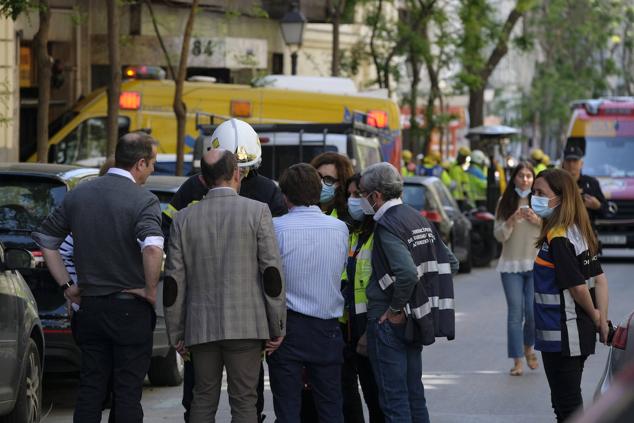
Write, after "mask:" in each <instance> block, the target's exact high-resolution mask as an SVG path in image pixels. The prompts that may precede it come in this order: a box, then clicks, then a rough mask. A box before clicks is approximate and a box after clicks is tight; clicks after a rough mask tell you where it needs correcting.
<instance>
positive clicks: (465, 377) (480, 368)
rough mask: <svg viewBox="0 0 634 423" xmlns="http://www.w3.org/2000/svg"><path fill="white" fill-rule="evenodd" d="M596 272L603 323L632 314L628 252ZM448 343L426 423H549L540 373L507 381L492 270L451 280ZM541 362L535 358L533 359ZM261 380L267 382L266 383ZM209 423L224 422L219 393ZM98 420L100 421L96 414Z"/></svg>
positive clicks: (434, 362)
mask: <svg viewBox="0 0 634 423" xmlns="http://www.w3.org/2000/svg"><path fill="white" fill-rule="evenodd" d="M615 253H616V255H618V256H619V258H617V259H614V258H605V259H604V260H603V268H604V271H605V272H606V274H607V276H608V279H609V283H610V318H611V319H612V320H613V321H615V322H618V321H620V320H621V319H622V318H623V317H624V316H625V315H626V314H627V313H629V312H630V311H631V310H632V309H633V308H634V301H633V300H632V299H634V280H633V279H632V277H631V274H632V272H633V271H634V251H624V250H622V251H616V252H609V253H608V254H609V255H610V256H612V255H614V254H615ZM455 290H456V294H455V295H456V310H457V314H456V339H455V340H454V341H451V342H448V341H440V340H439V341H437V342H436V344H434V345H431V346H429V347H427V348H425V350H424V351H423V372H424V374H423V382H424V384H425V390H426V397H427V403H428V407H429V411H430V414H431V420H432V421H433V422H439V423H479V422H487V423H496V422H509V421H512V422H513V423H523V422H526V423H539V422H552V421H554V414H553V413H552V409H551V407H550V396H549V390H548V385H547V382H546V376H545V374H544V372H543V369H542V368H541V367H540V368H539V369H537V370H535V371H529V370H528V368H527V367H526V366H525V372H524V375H523V376H521V377H512V376H509V375H508V371H509V369H510V368H511V367H512V362H511V360H510V359H508V358H507V357H506V304H505V301H504V294H503V291H502V285H501V282H500V277H499V274H498V273H497V272H495V267H494V265H492V266H491V267H490V268H486V269H474V271H473V272H472V273H471V274H469V275H459V276H458V277H456V279H455ZM607 352H608V349H607V348H606V347H603V346H601V345H599V346H597V354H595V355H594V356H592V357H590V358H589V359H588V360H587V362H586V368H585V371H584V375H583V382H582V390H583V396H584V399H585V402H586V404H588V403H590V402H591V400H592V396H593V393H594V390H595V388H596V385H597V382H598V380H599V378H600V376H601V374H602V372H603V369H604V366H605V361H606V358H607ZM540 361H541V360H540ZM267 380H268V378H267ZM181 389H182V388H181V387H175V388H154V387H151V386H149V385H147V386H146V388H145V390H144V393H143V408H144V411H145V421H146V422H148V423H158V422H178V421H182V420H181V419H182V412H183V409H182V407H181V406H180V398H181ZM265 389H266V391H265V392H266V399H265V401H266V404H265V413H266V414H268V415H269V417H268V418H267V422H268V421H271V422H272V421H273V418H272V416H273V411H272V400H271V393H270V388H269V386H268V382H266V387H265ZM76 393H77V382H76V380H74V379H70V378H59V377H55V378H51V377H48V378H46V380H45V385H44V402H43V405H44V409H45V410H44V411H43V413H44V414H45V416H46V417H45V418H44V419H43V421H44V422H45V423H62V422H63V423H66V422H69V421H71V420H72V410H73V404H74V401H75V396H76ZM216 420H217V421H218V422H229V421H230V411H229V405H228V402H227V396H226V389H225V390H224V391H223V394H222V397H221V405H220V409H219V411H218V415H217V418H216ZM103 421H104V422H106V421H107V417H106V413H104V419H103Z"/></svg>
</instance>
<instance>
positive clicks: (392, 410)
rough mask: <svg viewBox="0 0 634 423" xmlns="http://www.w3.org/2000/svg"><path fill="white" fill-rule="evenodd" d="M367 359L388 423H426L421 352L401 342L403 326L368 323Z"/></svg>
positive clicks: (370, 321)
mask: <svg viewBox="0 0 634 423" xmlns="http://www.w3.org/2000/svg"><path fill="white" fill-rule="evenodd" d="M367 330H368V332H367V336H368V355H369V357H370V363H371V364H372V371H373V372H374V377H375V379H376V384H377V387H378V389H379V404H380V405H381V409H382V410H383V413H384V414H385V421H386V422H387V423H428V422H429V413H428V411H427V403H426V401H425V388H424V387H423V381H422V376H423V364H422V358H421V353H422V348H421V347H416V346H413V345H410V344H408V343H406V342H405V341H404V338H405V325H393V324H391V323H390V322H388V321H387V320H386V321H384V322H383V323H382V324H379V323H378V320H369V321H368V329H367Z"/></svg>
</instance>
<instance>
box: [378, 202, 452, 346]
mask: <svg viewBox="0 0 634 423" xmlns="http://www.w3.org/2000/svg"><path fill="white" fill-rule="evenodd" d="M377 224H378V225H380V226H381V227H383V228H385V229H386V230H388V231H389V232H390V233H392V234H393V235H394V236H396V237H398V238H399V239H401V240H402V242H403V243H404V244H405V246H406V247H407V249H408V250H409V251H410V254H411V255H412V259H413V261H414V265H415V266H416V270H417V274H418V277H419V280H418V283H417V284H416V285H415V287H414V290H413V292H412V295H411V297H410V300H409V302H408V303H407V305H406V306H405V311H406V313H407V315H408V319H412V321H413V322H414V323H415V325H408V331H410V333H408V334H406V336H407V337H408V338H409V339H410V340H412V339H414V342H415V343H417V344H421V345H430V344H432V343H434V341H435V338H436V337H446V338H447V339H449V340H452V339H454V337H455V311H454V293H453V279H452V276H451V266H450V264H449V257H448V255H447V251H446V249H445V247H444V245H443V244H442V241H441V238H440V235H439V234H438V232H437V231H436V228H435V227H434V226H433V225H431V224H430V223H429V222H428V221H427V219H425V218H424V217H422V216H421V215H420V214H419V213H418V212H417V211H416V210H414V209H413V208H411V207H410V206H408V205H405V204H401V205H396V206H393V207H391V208H390V209H388V210H387V211H386V212H385V214H384V215H383V216H382V217H381V219H380V220H379V221H378V222H377ZM372 266H373V270H374V273H375V274H376V276H377V279H378V283H379V285H380V286H381V288H382V289H383V290H384V291H386V292H389V291H390V290H392V289H393V287H392V285H393V283H394V282H395V278H394V274H393V272H392V271H391V269H390V261H389V259H388V258H387V256H386V254H385V252H384V251H383V249H382V248H381V241H380V239H379V238H378V237H377V238H375V240H374V248H373V250H372ZM412 330H414V331H415V333H411V331H412Z"/></svg>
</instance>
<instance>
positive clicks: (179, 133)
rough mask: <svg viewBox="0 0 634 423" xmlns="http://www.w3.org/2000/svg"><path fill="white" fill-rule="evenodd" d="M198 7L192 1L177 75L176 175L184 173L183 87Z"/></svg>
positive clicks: (175, 101) (196, 1)
mask: <svg viewBox="0 0 634 423" xmlns="http://www.w3.org/2000/svg"><path fill="white" fill-rule="evenodd" d="M197 8H198V0H193V1H192V6H191V10H190V11H189V17H188V18H187V24H186V25H185V34H183V47H182V48H181V57H180V63H179V65H178V74H177V76H176V81H175V83H176V88H175V90H174V104H173V106H174V114H175V115H176V137H177V138H176V175H178V176H182V175H183V162H184V156H185V129H186V125H187V105H186V104H185V103H184V102H183V87H184V85H185V76H187V59H188V57H189V41H190V40H191V37H192V30H193V28H194V18H195V17H196V9H197Z"/></svg>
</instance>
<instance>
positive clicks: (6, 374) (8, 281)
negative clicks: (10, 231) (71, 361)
mask: <svg viewBox="0 0 634 423" xmlns="http://www.w3.org/2000/svg"><path fill="white" fill-rule="evenodd" d="M31 265H35V263H34V260H33V256H32V255H31V254H30V253H29V252H28V251H25V250H21V249H13V250H6V251H5V250H4V248H2V246H1V245H0V421H2V422H6V423H9V422H11V423H37V422H39V421H40V416H41V404H42V376H43V367H44V334H43V330H42V323H41V322H40V318H39V317H38V313H37V304H36V302H35V298H33V294H32V293H31V290H30V289H29V287H28V285H27V283H26V281H25V280H24V278H23V277H22V275H21V274H20V272H19V271H17V270H15V269H16V268H18V267H29V266H31Z"/></svg>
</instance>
